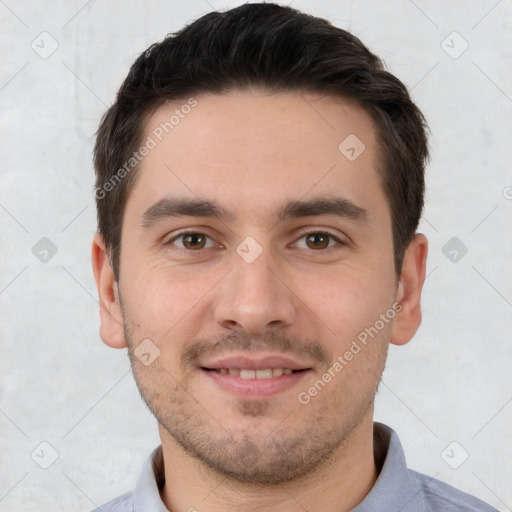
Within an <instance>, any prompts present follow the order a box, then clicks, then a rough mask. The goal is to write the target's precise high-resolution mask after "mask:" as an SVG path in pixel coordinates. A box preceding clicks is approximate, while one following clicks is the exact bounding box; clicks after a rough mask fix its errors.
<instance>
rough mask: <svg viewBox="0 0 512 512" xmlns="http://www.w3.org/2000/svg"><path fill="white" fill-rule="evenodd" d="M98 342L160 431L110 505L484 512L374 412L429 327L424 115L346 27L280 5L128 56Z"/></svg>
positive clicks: (105, 200)
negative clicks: (420, 460)
mask: <svg viewBox="0 0 512 512" xmlns="http://www.w3.org/2000/svg"><path fill="white" fill-rule="evenodd" d="M94 156H95V169H96V192H95V195H96V198H97V207H98V223H99V232H98V234H97V235H96V236H95V238H94V242H93V249H92V261H93V268H94V275H95V278H96V283H97V286H98V291H99V296H100V304H101V310H100V314H101V329H100V333H101V337H102V339H103V341H104V342H105V343H106V344H107V345H109V346H112V347H116V348H123V347H128V352H129V355H130V359H131V362H132V368H133V373H134V376H135V379H136V382H137V385H138V387H139V390H140V392H141V395H142V397H143V398H144V400H145V402H146V403H147V405H148V407H149V409H150V410H151V412H152V413H153V414H154V415H155V417H156V419H157V420H158V428H159V433H160V437H161V441H162V445H161V447H158V448H157V449H155V450H154V451H153V453H152V454H151V456H150V457H149V459H148V460H147V462H146V464H145V466H144V467H143V469H142V472H141V474H140V477H139V480H138V483H137V486H136V489H135V490H134V491H133V492H129V493H127V494H125V495H124V496H121V497H120V498H118V499H117V500H114V501H113V502H111V503H109V504H107V505H105V506H104V507H102V508H101V509H100V510H109V511H128V510H130V511H131V510H135V511H136V512H142V511H145V512H153V511H165V510H170V511H172V512H186V511H189V512H193V511H198V512H212V511H235V510H236V511H240V510H245V511H262V512H267V511H268V512H270V511H275V510H279V511H286V512H288V511H289V512H292V511H299V510H301V511H303V510H307V511H317V510H322V511H324V512H335V511H336V512H340V511H348V510H354V511H357V512H370V511H372V512H373V511H386V512H389V511H393V510H396V511H398V510H401V511H404V512H408V511H414V512H418V511H434V510H435V511H438V510H451V511H456V510H457V511H477V510H478V511H482V510H494V509H493V508H492V507H490V506H488V505H486V504H485V503H483V502H482V501H480V500H478V499H477V498H474V497H472V496H469V495H467V494H465V493H462V492H461V491H458V490H456V489H454V488H453V487H450V486H448V485H447V484H444V483H442V482H439V481H437V480H434V479H432V478H430V477H427V476H425V475H421V474H418V473H416V472H414V471H411V470H409V469H408V468H407V466H406V463H405V459H404V455H403V452H402V448H401V446H400V442H399V440H398V437H397V435H396V433H395V432H394V431H393V430H391V429H390V428H389V427H387V426H385V425H382V424H379V423H374V422H373V402H374V396H375V393H376V390H377V387H378V384H379V381H380V378H381V375H382V371H383V369H384V364H385V359H386V354H387V349H388V345H389V343H393V344H396V345H403V344H405V343H407V342H408V341H409V340H410V339H411V338H412V337H413V335H414V333H415V332H416V330H417V328H418V326H419V324H420V322H421V312H420V297H421V290H422V286H423V281H424V279H425V265H426V258H427V240H426V238H425V237H424V236H423V235H421V234H417V233H416V229H417V226H418V222H419V219H420V216H421V212H422V208H423V195H424V166H425V163H426V161H427V159H428V146H427V137H426V122H425V120H424V118H423V116H422V114H421V112H420V111H419V110H418V108H417V107H416V106H415V105H414V104H413V103H412V101H411V99H410V97H409V95H408V93H407V90H406V88H405V87H404V85H403V84H402V83H401V82H400V81H399V80H398V79H397V78H396V77H394V76H393V75H391V74H390V73H388V72H387V71H385V70H384V69H383V66H382V63H381V61H380V60H379V59H378V58H377V57H376V56H375V55H373V54H372V53H370V52H369V50H368V49H367V48H366V47H365V46H364V45H363V44H362V43H361V42H360V41H359V40H358V39H357V38H356V37H354V36H353V35H351V34H349V33H348V32H345V31H344V30H341V29H339V28H335V27H333V26H332V25H331V24H329V23H328V22H326V21H325V20H321V19H318V18H314V17H311V16H308V15H305V14H302V13H299V12H298V11H296V10H293V9H290V8H285V7H279V6H277V5H273V4H248V5H244V6H242V7H239V8H236V9H232V10H230V11H227V12H224V13H217V12H214V13H210V14H208V15H206V16H204V17H202V18H200V19H199V20H197V21H196V22H194V23H192V24H191V25H189V26H188V27H185V28H184V29H183V30H181V31H180V32H178V33H177V34H174V35H171V36H169V37H167V38H166V39H165V40H164V41H162V42H161V43H157V44H154V45H153V46H151V47H150V48H149V49H148V50H147V51H146V52H144V53H143V54H142V55H141V56H140V57H139V58H138V59H137V60H136V62H135V63H134V65H133V66H132V68H131V70H130V72H129V74H128V76H127V78H126V80H125V82H124V83H123V85H122V87H121V89H120V91H119V93H118V96H117V99H116V102H115V104H114V105H113V106H112V107H111V108H110V109H109V110H108V111H107V113H106V114H105V117H104V118H103V120H102V122H101V126H100V128H99V130H98V134H97V141H96V146H95V153H94Z"/></svg>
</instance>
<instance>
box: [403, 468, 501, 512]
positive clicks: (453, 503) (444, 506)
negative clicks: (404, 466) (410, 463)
mask: <svg viewBox="0 0 512 512" xmlns="http://www.w3.org/2000/svg"><path fill="white" fill-rule="evenodd" d="M409 474H410V476H411V478H412V479H413V480H414V481H415V482H416V484H417V485H416V487H417V491H418V492H417V494H416V495H415V496H414V497H413V498H412V499H411V501H410V503H409V506H410V507H411V508H410V510H421V511H424V512H435V511H439V510H443V511H446V512H498V510H497V509H495V508H494V507H491V506H490V505H488V504H487V503H485V502H483V501H482V500H480V499H478V498H476V497H475V496H471V495H470V494H467V493H465V492H463V491H461V490H459V489H456V488H455V487H452V486H451V485H449V484H447V483H445V482H441V481H440V480H436V479H435V478H432V477H429V476H427V475H423V474H421V473H418V472H417V471H413V470H411V469H410V470H409ZM420 504H421V506H419V505H420ZM407 510H409V508H407Z"/></svg>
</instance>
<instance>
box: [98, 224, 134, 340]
mask: <svg viewBox="0 0 512 512" xmlns="http://www.w3.org/2000/svg"><path fill="white" fill-rule="evenodd" d="M91 259H92V269H93V273H94V279H95V281H96V287H97V289H98V296H99V303H100V336H101V339H102V340H103V342H104V343H105V344H107V345H108V346H110V347H113V348H124V347H126V339H125V335H124V326H123V318H122V314H121V303H120V300H119V290H118V285H117V282H116V280H115V277H114V272H113V270H112V267H111V265H110V261H109V258H108V254H107V250H106V246H105V243H104V241H103V238H102V237H101V235H100V234H99V233H96V235H95V236H94V238H93V242H92V251H91Z"/></svg>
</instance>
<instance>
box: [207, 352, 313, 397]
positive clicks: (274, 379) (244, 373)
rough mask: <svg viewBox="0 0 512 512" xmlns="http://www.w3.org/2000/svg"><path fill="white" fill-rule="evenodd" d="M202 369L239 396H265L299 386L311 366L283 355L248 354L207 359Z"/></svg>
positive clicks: (218, 383)
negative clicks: (213, 359) (208, 360)
mask: <svg viewBox="0 0 512 512" xmlns="http://www.w3.org/2000/svg"><path fill="white" fill-rule="evenodd" d="M199 369H200V370H201V372H202V373H203V375H205V376H206V377H207V378H208V379H210V381H211V382H213V383H214V384H216V385H217V386H219V387H220V388H221V389H223V390H224V391H227V392H228V393H230V394H232V395H235V396H236V397H238V398H264V397H269V396H272V395H275V394H277V393H281V392H284V391H285V390H288V389H290V388H292V387H293V386H295V385H296V384H297V383H298V382H299V381H300V380H302V379H303V378H304V377H305V375H306V374H308V373H310V372H311V371H313V368H312V367H311V366H308V365H306V364H302V363H299V362H297V361H294V360H292V359H289V358H287V357H283V356H280V355H260V356H252V357H249V356H247V355H240V356H230V357H224V358H219V359H217V360H215V361H210V362H206V361H205V362H204V363H202V364H201V365H200V366H199Z"/></svg>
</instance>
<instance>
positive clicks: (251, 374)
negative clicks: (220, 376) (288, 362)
mask: <svg viewBox="0 0 512 512" xmlns="http://www.w3.org/2000/svg"><path fill="white" fill-rule="evenodd" d="M217 371H218V372H219V373H224V374H226V373H229V375H235V376H236V377H240V378H241V379H271V378H272V377H281V375H290V374H291V373H292V372H293V370H291V369H290V368H266V369H265V370H247V369H243V370H240V369H238V368H229V369H227V368H221V369H220V370H217Z"/></svg>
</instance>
